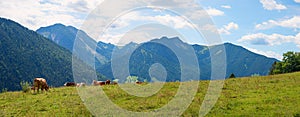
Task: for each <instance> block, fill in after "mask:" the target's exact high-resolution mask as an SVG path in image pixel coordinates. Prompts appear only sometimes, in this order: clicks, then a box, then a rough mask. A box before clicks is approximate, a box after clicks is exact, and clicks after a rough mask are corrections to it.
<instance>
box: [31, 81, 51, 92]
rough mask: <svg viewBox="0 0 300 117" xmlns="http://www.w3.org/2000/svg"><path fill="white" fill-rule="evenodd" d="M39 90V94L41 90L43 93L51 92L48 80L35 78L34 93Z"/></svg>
mask: <svg viewBox="0 0 300 117" xmlns="http://www.w3.org/2000/svg"><path fill="white" fill-rule="evenodd" d="M36 88H37V92H39V89H41V90H42V91H44V90H46V91H48V90H49V86H48V84H47V81H46V79H44V78H35V79H34V80H33V88H32V89H33V91H34V92H35V89H36Z"/></svg>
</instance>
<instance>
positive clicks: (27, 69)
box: [0, 18, 86, 90]
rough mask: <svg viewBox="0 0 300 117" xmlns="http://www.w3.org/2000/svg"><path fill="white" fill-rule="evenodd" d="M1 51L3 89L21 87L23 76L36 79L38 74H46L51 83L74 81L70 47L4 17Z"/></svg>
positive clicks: (0, 28) (0, 30)
mask: <svg viewBox="0 0 300 117" xmlns="http://www.w3.org/2000/svg"><path fill="white" fill-rule="evenodd" d="M0 51H1V53H0V89H3V88H7V89H8V90H19V89H20V88H21V87H20V82H21V81H22V80H24V81H28V82H32V80H33V78H35V77H44V78H46V80H47V81H48V84H49V85H50V86H62V85H63V84H64V83H65V82H66V81H73V74H72V54H71V52H70V51H68V50H67V49H65V48H63V47H60V46H59V45H57V44H56V43H54V42H52V41H50V40H48V39H46V38H44V37H43V36H41V35H39V34H37V33H36V32H34V31H31V30H29V29H27V28H25V27H23V26H21V25H20V24H18V23H16V22H14V21H11V20H8V19H4V18H0ZM79 62H80V61H79ZM80 66H81V67H86V65H84V64H80Z"/></svg>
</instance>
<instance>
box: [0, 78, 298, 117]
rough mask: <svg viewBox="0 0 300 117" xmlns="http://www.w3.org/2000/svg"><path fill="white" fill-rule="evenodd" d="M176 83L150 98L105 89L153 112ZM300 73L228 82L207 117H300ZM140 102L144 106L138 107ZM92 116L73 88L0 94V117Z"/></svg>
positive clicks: (202, 87)
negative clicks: (253, 116) (258, 116)
mask: <svg viewBox="0 0 300 117" xmlns="http://www.w3.org/2000/svg"><path fill="white" fill-rule="evenodd" d="M208 83H209V82H208V81H201V82H200V84H199V90H198V93H197V94H196V97H195V98H194V100H193V103H192V104H191V105H190V106H189V108H188V109H187V110H186V111H185V112H184V113H183V116H197V115H198V113H199V108H200V105H201V103H202V101H203V98H204V96H205V93H206V88H207V85H208ZM178 84H179V83H167V84H166V85H165V86H164V88H163V89H162V90H161V91H159V92H158V93H157V94H156V95H153V96H151V97H149V98H138V97H134V96H130V95H129V94H126V93H125V92H123V91H121V90H120V89H119V87H118V86H105V87H104V90H105V91H106V92H107V96H108V97H110V98H111V100H112V101H113V102H114V103H116V104H118V105H119V106H120V107H122V108H126V109H128V110H131V111H149V109H150V110H151V109H156V108H159V107H161V106H163V105H164V104H166V103H167V102H168V101H169V100H171V99H172V96H174V94H175V93H176V91H177V87H178ZM299 84H300V72H297V73H291V74H283V75H275V76H266V77H257V78H242V79H228V80H226V81H225V86H224V88H223V91H222V94H221V96H220V98H219V100H218V102H217V103H216V105H215V107H214V108H213V109H212V110H211V111H210V113H209V114H208V116H224V115H225V116H226V115H228V116H232V115H235V116H245V115H248V116H251V115H265V116H266V115H267V116H278V115H286V116H294V115H297V114H298V115H299V114H300V106H299V105H300V85H299ZM140 102H143V103H140ZM1 115H7V116H11V115H14V116H38V115H43V116H53V115H58V116H66V115H67V116H91V115H90V112H89V111H88V110H87V109H86V108H85V106H84V104H83V103H82V102H81V99H80V97H79V96H78V94H77V91H76V89H75V88H72V87H71V88H55V89H51V91H50V92H46V93H39V94H32V93H22V92H7V93H2V94H0V116H1Z"/></svg>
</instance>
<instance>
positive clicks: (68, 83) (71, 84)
mask: <svg viewBox="0 0 300 117" xmlns="http://www.w3.org/2000/svg"><path fill="white" fill-rule="evenodd" d="M76 85H77V84H76V83H75V82H66V83H65V84H64V86H66V87H75V86H76Z"/></svg>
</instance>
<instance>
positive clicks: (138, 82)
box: [135, 81, 143, 84]
mask: <svg viewBox="0 0 300 117" xmlns="http://www.w3.org/2000/svg"><path fill="white" fill-rule="evenodd" d="M135 83H136V84H142V83H143V82H141V81H136V82H135Z"/></svg>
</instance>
